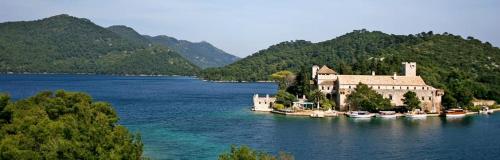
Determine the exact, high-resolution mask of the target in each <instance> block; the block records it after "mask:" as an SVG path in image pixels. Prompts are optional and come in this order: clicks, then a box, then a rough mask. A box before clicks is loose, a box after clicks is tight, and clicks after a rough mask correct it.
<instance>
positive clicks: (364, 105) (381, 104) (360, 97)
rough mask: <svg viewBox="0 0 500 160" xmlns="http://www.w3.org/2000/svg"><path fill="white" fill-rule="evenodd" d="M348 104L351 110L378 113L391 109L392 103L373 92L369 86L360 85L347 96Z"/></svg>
mask: <svg viewBox="0 0 500 160" xmlns="http://www.w3.org/2000/svg"><path fill="white" fill-rule="evenodd" d="M347 103H348V104H349V107H350V108H349V109H350V110H359V109H361V110H365V111H369V112H377V111H380V110H387V109H390V108H391V107H392V106H391V101H390V100H389V99H387V98H384V97H383V96H382V95H380V94H378V93H377V92H376V91H374V90H372V89H371V88H370V87H368V85H366V84H363V83H359V84H358V85H356V88H355V89H354V91H353V92H352V93H351V94H349V96H347Z"/></svg>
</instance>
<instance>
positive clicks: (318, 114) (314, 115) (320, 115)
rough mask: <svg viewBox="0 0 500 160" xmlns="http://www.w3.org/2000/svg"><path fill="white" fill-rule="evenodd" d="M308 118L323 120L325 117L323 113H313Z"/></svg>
mask: <svg viewBox="0 0 500 160" xmlns="http://www.w3.org/2000/svg"><path fill="white" fill-rule="evenodd" d="M309 116H310V117H312V118H323V117H325V113H324V112H317V111H315V112H313V113H312V114H311V115H309Z"/></svg>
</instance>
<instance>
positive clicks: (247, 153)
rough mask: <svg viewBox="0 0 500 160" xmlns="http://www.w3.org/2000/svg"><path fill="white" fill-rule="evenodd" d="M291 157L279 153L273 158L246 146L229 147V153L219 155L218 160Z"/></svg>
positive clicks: (282, 159) (263, 159) (271, 159)
mask: <svg viewBox="0 0 500 160" xmlns="http://www.w3.org/2000/svg"><path fill="white" fill-rule="evenodd" d="M293 159H294V158H293V156H292V155H290V154H288V153H285V152H280V153H279V155H278V156H274V155H271V154H268V153H264V152H261V151H255V150H253V149H251V148H250V147H248V146H240V147H236V146H234V145H233V146H231V151H229V153H223V154H221V155H219V160H293Z"/></svg>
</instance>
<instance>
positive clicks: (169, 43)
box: [145, 36, 240, 68]
mask: <svg viewBox="0 0 500 160" xmlns="http://www.w3.org/2000/svg"><path fill="white" fill-rule="evenodd" d="M145 37H146V38H147V39H148V40H149V41H150V42H151V43H153V44H156V45H161V46H165V47H168V48H171V49H173V50H174V51H176V52H178V53H179V54H180V55H181V56H182V57H184V58H186V59H187V60H189V61H190V62H191V63H193V64H195V65H197V66H198V67H200V68H209V67H221V66H225V65H228V64H231V63H233V62H235V61H237V60H239V59H240V58H239V57H236V56H234V55H231V54H228V53H226V52H224V51H223V50H220V49H218V48H216V47H215V46H213V45H212V44H210V43H208V42H205V41H202V42H198V43H194V42H189V41H185V40H177V39H175V38H172V37H168V36H155V37H149V36H145Z"/></svg>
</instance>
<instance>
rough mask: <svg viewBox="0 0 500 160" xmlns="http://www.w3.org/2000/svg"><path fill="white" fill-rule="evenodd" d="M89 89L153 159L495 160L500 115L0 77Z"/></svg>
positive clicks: (132, 82)
mask: <svg viewBox="0 0 500 160" xmlns="http://www.w3.org/2000/svg"><path fill="white" fill-rule="evenodd" d="M56 89H65V90H69V91H84V92H87V93H90V94H91V95H92V96H93V97H94V99H96V100H100V101H108V102H111V103H112V104H113V106H114V107H115V109H116V110H117V112H118V114H119V115H120V117H121V120H120V123H121V124H123V125H125V126H127V127H128V128H129V129H130V130H132V131H134V132H140V133H141V134H142V138H143V141H144V144H145V155H146V156H148V157H151V158H153V159H216V158H217V155H218V154H219V153H221V152H223V151H226V150H228V149H229V146H230V145H231V144H237V145H239V144H246V145H249V146H251V147H254V148H259V149H261V150H264V151H267V152H272V153H276V152H278V151H280V150H284V151H288V152H292V153H293V155H295V157H296V159H340V158H342V159H373V158H376V159H382V158H384V159H498V157H500V113H496V114H493V115H478V116H468V117H466V118H463V119H454V120H446V119H442V118H438V117H433V118H427V119H426V120H407V119H404V118H402V119H396V120H381V119H372V120H352V119H349V118H345V117H336V118H323V119H311V118H301V117H285V116H281V115H272V114H257V113H253V112H251V111H249V107H250V106H251V105H252V102H251V97H252V94H253V93H261V94H265V93H271V94H272V93H274V92H275V90H276V86H275V85H274V84H270V83H243V84H237V83H211V82H204V81H200V80H197V79H193V78H189V77H120V76H88V75H0V91H2V92H9V93H10V95H11V96H12V97H13V98H14V99H19V98H24V97H29V96H31V95H33V94H35V93H36V92H38V91H42V90H56Z"/></svg>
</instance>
